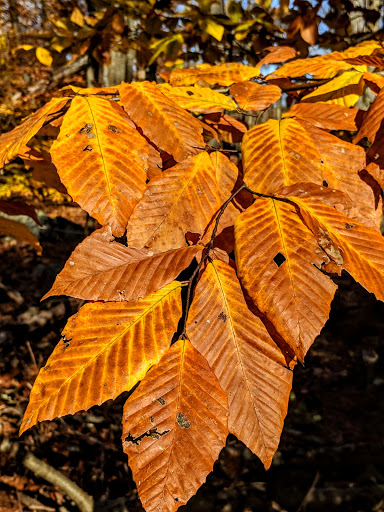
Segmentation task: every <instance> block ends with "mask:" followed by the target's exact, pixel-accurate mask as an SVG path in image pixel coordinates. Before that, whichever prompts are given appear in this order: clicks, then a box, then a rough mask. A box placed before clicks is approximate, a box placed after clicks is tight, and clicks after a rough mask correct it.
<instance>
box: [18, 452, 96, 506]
mask: <svg viewBox="0 0 384 512" xmlns="http://www.w3.org/2000/svg"><path fill="white" fill-rule="evenodd" d="M23 465H24V466H25V467H26V468H27V469H29V470H30V471H32V472H33V473H34V474H35V475H36V476H38V477H41V478H44V479H45V480H47V481H48V482H50V483H51V484H53V485H56V486H57V487H58V488H59V489H60V490H61V491H63V492H64V493H65V494H66V495H67V496H68V497H69V498H71V500H73V501H74V502H75V503H76V505H77V506H78V507H79V510H81V512H93V509H94V507H93V498H91V496H89V495H88V494H87V493H86V492H85V491H83V490H82V489H80V487H79V486H78V485H76V484H75V483H74V482H72V480H70V479H69V478H67V477H66V476H64V475H63V474H62V473H61V472H60V471H58V470H57V469H55V468H53V467H52V466H50V465H49V464H47V463H46V462H44V461H42V460H40V459H38V458H37V457H35V456H34V455H33V454H32V453H30V452H29V453H27V455H26V456H25V457H24V460H23Z"/></svg>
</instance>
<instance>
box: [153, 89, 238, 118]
mask: <svg viewBox="0 0 384 512" xmlns="http://www.w3.org/2000/svg"><path fill="white" fill-rule="evenodd" d="M160 90H161V92H162V93H163V94H166V96H167V97H168V98H170V99H171V100H172V101H174V102H175V103H177V104H178V105H179V106H180V107H182V108H184V109H186V110H190V111H191V112H201V113H203V114H209V113H212V112H222V111H223V110H236V108H237V105H236V103H235V102H234V101H233V99H232V98H230V97H229V96H226V95H225V94H222V93H220V92H218V91H215V90H213V89H211V88H209V87H199V86H197V85H195V86H194V87H172V86H171V85H169V84H161V85H160Z"/></svg>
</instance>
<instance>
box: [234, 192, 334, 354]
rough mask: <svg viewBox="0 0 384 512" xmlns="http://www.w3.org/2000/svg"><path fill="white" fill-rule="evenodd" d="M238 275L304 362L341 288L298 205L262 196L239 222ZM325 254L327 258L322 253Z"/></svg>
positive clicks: (260, 307)
mask: <svg viewBox="0 0 384 512" xmlns="http://www.w3.org/2000/svg"><path fill="white" fill-rule="evenodd" d="M235 241H236V243H235V254H236V264H237V267H238V275H239V278H240V279H241V282H242V283H243V285H244V287H245V288H246V290H247V292H248V294H249V296H250V297H251V298H252V300H253V301H254V303H255V304H256V305H257V307H258V308H259V310H260V311H261V312H262V313H264V314H265V315H266V317H267V318H268V319H269V320H270V321H271V322H272V323H273V325H274V326H275V328H276V330H277V331H278V332H279V334H280V335H281V336H282V337H283V338H284V339H285V341H286V342H287V343H288V344H289V345H290V346H291V348H292V349H293V350H294V351H295V353H296V354H297V356H298V357H299V359H300V360H301V361H303V360H304V356H305V354H306V353H307V351H308V349H309V347H310V346H311V345H312V343H313V342H314V340H315V338H316V336H317V335H318V334H319V333H320V331H321V329H322V328H323V326H324V324H325V322H326V321H327V319H328V316H329V311H330V307H331V302H332V299H333V296H334V294H335V291H336V288H337V287H336V286H335V285H334V284H333V282H332V281H331V280H330V279H329V278H328V277H327V276H325V275H324V274H322V273H321V272H320V270H319V269H318V268H316V267H319V268H320V267H321V264H322V263H324V262H325V260H324V256H325V254H324V253H323V251H322V250H321V249H319V247H318V245H317V243H316V239H315V238H314V236H313V234H312V233H311V231H310V230H309V229H308V228H307V227H306V226H305V225H304V224H303V222H302V221H301V219H300V217H299V216H298V214H297V212H296V209H295V207H294V206H293V205H291V204H288V203H284V202H282V201H276V200H274V199H264V198H259V199H256V201H255V202H254V203H253V205H252V206H250V207H249V208H248V209H247V210H246V211H245V212H243V213H241V214H240V215H239V217H238V218H237V220H236V223H235ZM322 255H323V256H322Z"/></svg>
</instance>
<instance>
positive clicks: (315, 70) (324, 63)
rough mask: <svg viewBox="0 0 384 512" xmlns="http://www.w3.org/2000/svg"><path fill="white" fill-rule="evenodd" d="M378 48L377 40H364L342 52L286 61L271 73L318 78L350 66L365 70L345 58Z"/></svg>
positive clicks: (365, 68) (369, 52) (329, 76)
mask: <svg viewBox="0 0 384 512" xmlns="http://www.w3.org/2000/svg"><path fill="white" fill-rule="evenodd" d="M378 48H380V43H379V42H378V41H365V42H363V43H361V44H359V45H357V46H353V47H351V48H348V49H347V50H345V51H344V52H332V53H328V54H326V55H320V56H318V57H311V58H309V59H297V60H293V61H290V62H287V63H286V64H284V65H283V66H281V67H280V68H278V69H277V70H276V71H274V72H273V75H276V76H287V77H292V78H294V77H298V76H305V75H306V74H309V75H313V76H315V77H318V78H333V77H334V76H336V75H337V74H338V73H339V72H340V71H345V70H348V69H351V68H353V69H357V70H358V71H367V66H366V65H364V66H361V65H358V64H350V63H348V62H347V61H346V60H345V59H349V58H352V57H357V56H359V55H370V54H371V53H373V51H374V50H375V49H378Z"/></svg>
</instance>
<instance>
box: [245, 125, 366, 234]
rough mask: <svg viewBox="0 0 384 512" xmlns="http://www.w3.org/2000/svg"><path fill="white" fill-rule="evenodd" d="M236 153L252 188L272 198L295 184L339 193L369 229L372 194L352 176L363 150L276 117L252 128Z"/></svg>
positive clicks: (362, 160) (355, 174)
mask: <svg viewBox="0 0 384 512" xmlns="http://www.w3.org/2000/svg"><path fill="white" fill-rule="evenodd" d="M298 141H300V144H298ZM242 152H243V165H244V181H245V183H246V184H247V185H248V186H249V187H250V188H251V189H252V190H254V191H256V192H261V193H263V194H274V193H275V192H276V191H277V190H278V189H279V188H280V187H282V186H289V185H293V184H295V183H300V182H307V183H315V184H317V185H320V186H324V187H330V188H332V189H337V190H341V191H342V192H345V193H346V194H347V195H348V196H349V197H350V198H351V200H352V202H355V203H356V205H358V210H356V215H359V214H360V217H359V218H360V219H361V220H362V221H364V222H366V223H367V224H368V225H372V223H373V220H372V218H373V217H374V215H375V212H374V193H373V191H372V189H371V188H370V187H369V186H368V185H367V184H366V183H364V182H363V181H362V180H361V179H360V178H359V175H358V172H359V171H360V170H361V169H363V168H364V166H365V158H366V157H365V152H364V150H363V148H361V147H359V146H355V145H353V144H350V143H348V142H345V141H343V140H341V139H338V138H337V137H335V136H334V135H331V134H330V133H327V132H325V131H324V130H321V129H319V128H317V127H316V126H314V125H313V124H311V123H308V122H306V121H301V120H296V119H282V120H281V121H277V120H269V121H268V122H267V123H264V124H261V125H258V126H255V127H254V128H252V130H250V131H249V132H248V133H247V134H246V135H245V136H244V142H243V146H242Z"/></svg>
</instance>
